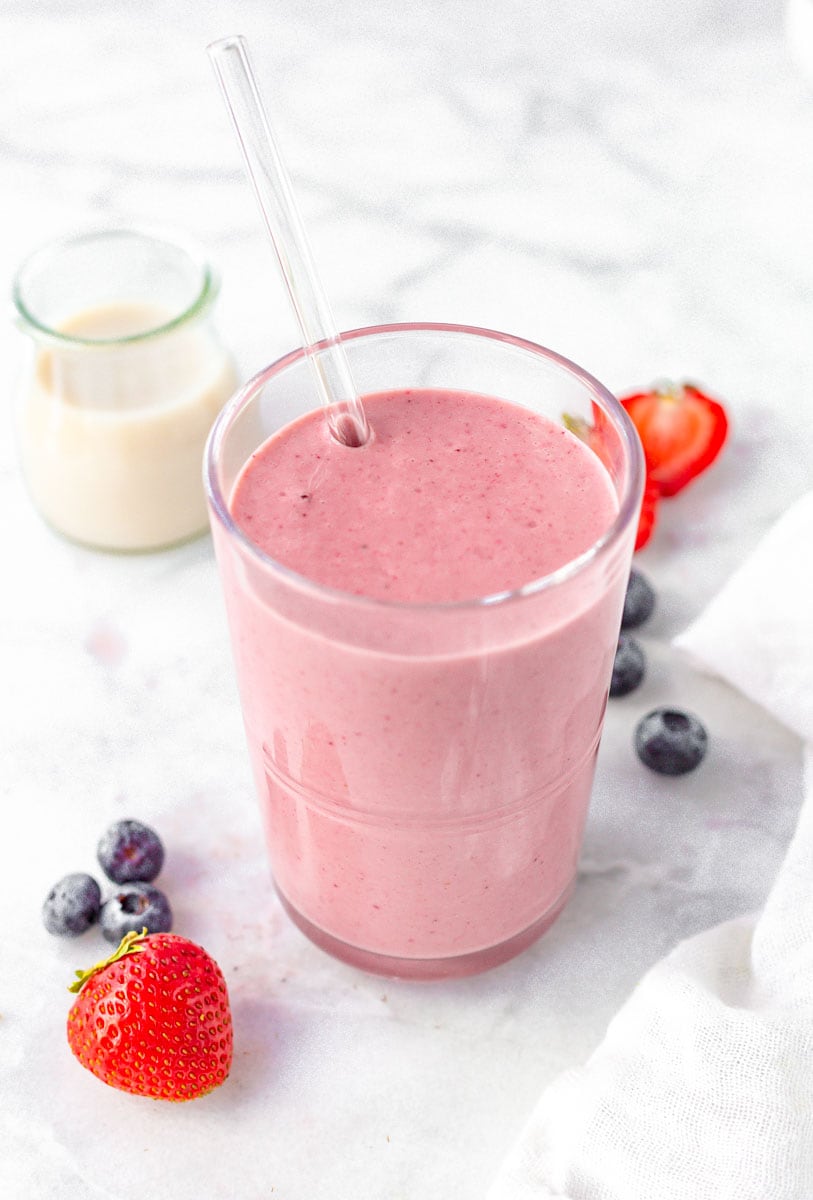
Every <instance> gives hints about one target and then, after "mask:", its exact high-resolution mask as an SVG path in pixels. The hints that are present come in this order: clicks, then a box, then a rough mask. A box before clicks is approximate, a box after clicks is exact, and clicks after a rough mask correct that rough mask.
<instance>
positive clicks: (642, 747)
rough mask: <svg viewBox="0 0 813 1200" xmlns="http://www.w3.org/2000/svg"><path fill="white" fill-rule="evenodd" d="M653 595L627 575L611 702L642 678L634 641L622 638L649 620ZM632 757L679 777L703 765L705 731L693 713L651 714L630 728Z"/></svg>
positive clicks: (637, 575) (640, 578)
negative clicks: (629, 630) (633, 728)
mask: <svg viewBox="0 0 813 1200" xmlns="http://www.w3.org/2000/svg"><path fill="white" fill-rule="evenodd" d="M654 608H655V590H654V588H653V587H652V584H651V583H650V582H649V580H648V579H647V578H646V577H645V576H644V575H642V574H641V572H640V571H636V570H634V569H633V570H632V571H631V572H630V577H629V583H628V584H627V593H626V596H625V598H624V612H623V616H622V618H621V629H622V632H621V634H620V636H619V639H618V647H617V649H616V652H615V661H614V663H613V674H612V680H611V682H610V695H611V696H626V695H627V694H628V693H629V692H632V691H634V690H635V688H637V687H638V685H639V684H640V683H641V681H642V680H643V678H644V675H645V673H646V657H645V655H644V652H643V649H642V648H641V646H640V645H639V643H638V642H637V641H636V640H635V638H633V637H631V636H630V634H628V633H626V632H624V631H625V630H628V629H637V628H638V626H639V625H643V623H644V622H645V621H648V620H649V618H650V617H651V616H652V613H653V610H654ZM633 744H634V746H635V752H636V754H637V755H638V757H639V758H640V760H641V762H642V763H644V765H645V766H647V767H649V768H650V770H652V771H657V772H658V774H659V775H685V774H686V772H687V771H692V770H694V768H695V767H696V766H698V764H699V763H700V762H701V761H702V760H703V758H704V757H705V753H706V748H707V746H708V735H707V733H706V730H705V728H704V726H703V724H702V722H701V721H700V720H699V718H698V717H696V716H695V715H694V714H693V713H687V712H683V711H681V710H680V709H677V708H654V709H653V710H652V711H651V712H649V713H647V714H646V716H645V717H642V718H641V720H640V721H639V722H638V724H637V725H636V727H635V735H634V739H633Z"/></svg>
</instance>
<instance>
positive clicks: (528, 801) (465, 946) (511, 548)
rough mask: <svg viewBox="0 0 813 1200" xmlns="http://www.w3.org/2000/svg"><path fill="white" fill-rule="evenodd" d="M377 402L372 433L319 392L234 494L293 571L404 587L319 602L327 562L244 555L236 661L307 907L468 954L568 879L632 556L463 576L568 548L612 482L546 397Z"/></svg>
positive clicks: (297, 901)
mask: <svg viewBox="0 0 813 1200" xmlns="http://www.w3.org/2000/svg"><path fill="white" fill-rule="evenodd" d="M365 407H366V410H367V413H368V415H369V419H370V424H371V425H372V428H373V430H374V431H375V432H374V438H373V439H372V441H371V442H370V443H368V445H366V446H365V447H363V448H360V449H359V448H348V447H345V446H341V445H339V444H338V443H336V442H334V441H333V440H332V439H331V438H330V436H329V435H328V433H327V429H326V424H325V421H324V419H323V417H322V415H321V414H320V413H313V414H309V415H308V416H306V417H304V418H302V419H300V420H298V421H295V422H294V423H293V424H290V425H288V426H287V427H285V428H284V429H282V430H281V431H280V432H279V433H277V434H275V435H274V436H273V437H272V438H270V439H269V440H268V441H267V442H265V444H264V445H262V446H261V447H260V449H259V450H258V451H257V452H256V453H255V454H254V455H253V456H252V457H251V458H250V460H249V461H248V463H247V464H246V466H245V468H244V470H243V472H242V474H241V476H240V477H239V479H238V481H237V484H236V486H235V489H234V493H233V495H232V498H231V512H232V515H233V517H234V520H235V522H236V524H237V525H238V527H239V528H240V529H241V530H242V531H243V532H244V534H245V535H246V536H247V537H248V538H249V539H250V541H251V542H252V543H253V544H254V545H255V546H258V547H259V548H260V549H261V550H263V551H264V552H265V553H266V554H267V555H268V556H270V557H271V558H273V559H274V560H275V561H276V562H278V563H280V564H282V565H283V566H285V567H288V568H291V569H292V570H293V571H295V572H297V573H298V574H299V575H302V576H305V577H306V578H307V579H309V580H313V581H315V582H317V583H319V584H323V585H327V586H328V587H329V588H332V589H337V590H338V591H339V592H342V593H350V594H352V595H353V596H354V597H368V598H369V597H372V598H374V599H376V600H379V601H386V602H395V603H385V604H371V603H370V602H369V600H363V601H357V600H350V599H349V598H348V597H345V599H344V600H342V598H341V597H328V600H327V601H326V600H325V597H324V595H321V596H320V597H319V605H318V606H317V607H318V616H315V615H314V614H315V613H317V608H315V607H314V605H315V604H316V602H315V601H314V600H313V596H312V589H309V588H308V587H307V586H305V587H304V588H302V589H301V599H300V600H294V601H292V600H291V599H290V597H288V599H287V600H286V602H285V603H284V604H282V603H280V602H279V598H278V595H277V592H276V591H275V592H273V594H272V592H271V591H269V590H268V588H269V587H270V585H266V583H264V582H259V581H258V580H259V576H257V577H256V578H255V577H254V576H253V575H252V574H251V572H249V571H246V570H244V569H239V570H238V569H234V568H232V569H226V570H224V583H225V586H226V596H227V604H228V608H229V614H230V620H231V625H232V633H233V640H234V645H235V655H236V661H237V675H238V681H239V684H240V690H241V698H242V704H243V712H244V716H245V721H246V728H247V734H248V742H249V748H250V751H251V755H252V761H253V765H254V770H255V775H256V778H257V784H258V789H259V791H260V795H261V797H262V798H263V809H264V819H265V824H266V830H267V834H268V841H269V847H270V852H271V861H272V868H273V871H274V876H275V880H276V884H277V887H278V889H279V890H280V892H281V895H282V897H283V900H284V901H285V903H286V905H287V906H288V908H289V911H291V912H292V914H293V915H294V917H295V918H296V919H297V920H299V921H300V923H301V924H302V925H303V926H304V927H305V928H306V929H307V930H308V932H309V933H310V934H311V936H314V937H315V938H316V940H317V941H318V940H320V939H321V940H323V941H324V942H325V943H326V944H328V945H330V946H331V948H335V944H336V943H338V944H341V945H343V946H346V947H351V948H355V949H357V950H358V951H360V952H362V954H363V953H364V952H368V953H372V954H376V955H384V956H389V957H391V958H393V959H396V958H398V959H415V960H442V959H452V958H456V957H458V956H466V955H473V954H477V953H478V952H481V951H483V950H484V949H487V948H488V947H494V946H498V945H501V944H505V943H508V942H510V941H511V940H512V939H514V940H516V939H517V938H522V937H523V936H526V935H528V934H530V933H533V934H534V935H535V934H536V933H538V932H539V931H540V930H541V928H543V927H544V925H545V924H546V923H549V921H550V920H552V919H553V917H554V916H555V915H556V913H557V912H558V911H559V909H560V908H561V906H562V904H563V903H564V900H565V898H566V896H567V894H568V892H569V889H570V886H571V884H572V881H573V879H574V876H575V871H576V860H577V855H578V850H579V844H580V841H581V834H582V828H583V824H584V819H585V814H586V808H587V802H588V796H589V791H590V785H591V781H592V774H593V766H594V761H595V755H596V751H597V747H598V739H599V734H600V730H601V723H602V718H603V712H604V706H605V702H606V696H607V687H608V682H609V676H610V671H611V666H612V659H613V652H614V648H615V640H616V636H617V632H618V622H619V614H620V607H621V601H622V597H623V590H624V584H625V571H624V570H623V569H621V568H619V569H618V570H615V571H614V572H613V571H611V572H609V573H607V574H605V575H603V576H601V577H598V576H597V575H596V573H595V572H593V573H591V572H590V571H587V572H584V573H583V574H582V575H577V576H576V577H574V579H572V580H571V581H570V582H569V583H567V584H565V585H563V586H562V587H560V588H556V589H547V590H543V591H542V592H540V593H538V594H536V595H530V596H526V597H516V598H514V599H511V600H508V601H503V602H502V603H500V604H494V605H462V606H460V605H458V607H457V608H455V607H454V606H453V605H452V606H449V605H448V602H459V601H466V600H473V599H475V598H477V597H485V596H491V595H493V594H494V593H499V592H504V591H508V590H512V589H516V588H519V587H521V586H522V585H524V584H527V583H529V582H531V581H533V580H534V579H537V578H539V577H540V576H543V575H546V574H548V573H550V572H552V571H554V570H556V569H557V568H558V567H561V566H563V565H564V564H566V563H568V562H570V561H571V560H572V559H573V558H575V557H577V556H578V555H580V554H582V553H583V552H585V551H586V550H588V549H589V548H590V547H591V546H592V545H593V544H594V543H595V542H596V540H597V539H598V538H600V537H601V535H602V534H603V533H605V532H606V530H607V529H608V527H609V526H610V524H611V523H612V521H613V519H614V517H615V515H616V511H617V504H616V498H615V492H614V490H613V487H612V484H611V482H610V479H609V476H608V474H607V472H606V470H605V469H604V467H603V466H602V464H601V462H600V461H599V460H598V458H596V456H595V455H594V454H593V453H592V452H591V451H590V450H589V449H588V448H587V447H586V446H585V445H584V444H583V443H582V442H580V441H579V440H578V439H576V438H575V437H573V436H572V435H571V434H570V433H568V432H567V431H566V430H564V429H562V428H561V427H559V426H557V425H554V424H553V423H552V422H550V421H548V420H546V419H544V418H542V417H540V416H538V415H537V414H535V413H532V412H530V411H529V410H527V409H524V408H521V407H518V406H515V405H512V404H508V403H505V402H504V401H500V400H495V399H492V398H489V397H484V396H479V395H473V394H469V393H464V392H451V391H429V390H409V391H406V390H403V391H397V392H392V393H377V394H375V395H372V396H368V397H366V398H365ZM224 559H225V556H224ZM221 569H223V564H221ZM275 586H276V585H275ZM291 586H292V587H293V589H294V590H296V586H297V583H296V580H294V581H293V583H292V585H291ZM410 604H413V605H418V604H420V605H424V606H430V607H424V608H416V609H413V610H409V609H408V608H404V606H405V605H410ZM443 605H447V607H443ZM432 606H433V607H432ZM326 614H327V615H326ZM528 940H532V937H530V936H529V937H528Z"/></svg>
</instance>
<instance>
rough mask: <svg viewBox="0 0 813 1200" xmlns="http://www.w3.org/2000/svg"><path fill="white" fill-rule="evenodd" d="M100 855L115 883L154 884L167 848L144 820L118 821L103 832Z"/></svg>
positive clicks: (103, 867) (110, 877)
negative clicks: (142, 821)
mask: <svg viewBox="0 0 813 1200" xmlns="http://www.w3.org/2000/svg"><path fill="white" fill-rule="evenodd" d="M96 857H97V858H98V860H99V864H100V865H101V868H102V870H103V871H104V873H105V875H106V876H107V878H108V879H112V880H113V882H114V883H130V882H131V881H132V880H138V882H140V883H151V882H152V880H153V879H155V876H156V875H157V874H158V872H159V871H160V870H161V867H162V866H163V865H164V847H163V846H162V845H161V839H160V838H159V836H158V834H157V833H156V832H155V831H154V830H152V829H150V827H149V826H148V825H142V824H141V822H140V821H129V820H128V821H116V823H115V824H114V825H111V826H110V828H109V829H108V830H107V831H106V833H103V834H102V836H101V838H100V840H99V844H98V846H97V847H96Z"/></svg>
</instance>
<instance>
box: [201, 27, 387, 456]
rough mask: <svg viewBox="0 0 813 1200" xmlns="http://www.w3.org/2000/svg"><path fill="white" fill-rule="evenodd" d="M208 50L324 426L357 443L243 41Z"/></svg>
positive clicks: (361, 426) (319, 294) (340, 365)
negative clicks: (298, 334) (314, 384)
mask: <svg viewBox="0 0 813 1200" xmlns="http://www.w3.org/2000/svg"><path fill="white" fill-rule="evenodd" d="M208 54H209V58H210V59H211V62H212V66H213V67H214V69H215V74H216V75H217V78H218V82H219V84H220V88H221V91H222V92H223V98H224V99H225V101H226V107H227V108H228V110H229V114H230V116H231V119H232V123H233V125H234V130H235V133H236V134H237V139H238V141H239V143H240V148H241V150H242V152H243V160H244V162H245V166H246V171H247V172H248V176H249V179H250V180H251V185H252V187H253V189H254V195H255V196H256V198H257V203H258V204H259V206H260V212H261V213H262V216H263V220H264V222H265V227H266V229H267V230H268V233H269V235H270V237H271V241H272V243H273V245H274V249H275V251H276V254H277V259H278V261H279V265H280V270H281V271H282V275H283V278H284V280H285V284H286V287H287V288H288V295H289V296H290V298H291V303H292V305H293V308H294V312H295V313H296V318H297V321H298V322H299V328H300V330H301V331H302V338H303V343H304V346H305V351H306V353H307V355H308V358H309V361H310V362H311V364H312V366H313V369H314V372H315V375H316V382H317V386H318V389H319V393H320V395H321V398H322V403H323V405H324V406H325V414H326V417H327V421H328V425H329V428H330V432H331V433H332V434H333V436H334V438H336V440H337V441H339V442H343V443H344V444H345V445H348V446H363V445H364V443H365V442H366V441H367V440H368V438H369V436H370V427H369V425H368V423H367V417H366V415H365V412H364V407H363V405H362V403H361V400H360V399H359V395H358V391H357V389H356V387H355V384H354V383H353V377H352V375H351V374H350V365H349V363H348V361H347V356H346V354H345V352H344V347H343V346H342V343H341V340H340V338H339V332H338V330H337V329H336V325H335V322H334V320H333V313H332V312H331V309H330V304H329V302H328V299H327V296H326V295H325V293H324V290H323V288H322V284H321V281H320V279H319V275H318V273H317V270H316V266H315V264H314V261H313V255H312V253H311V248H310V245H309V243H308V239H307V235H306V233H305V228H304V226H303V224H302V218H301V216H300V214H299V210H298V208H297V205H296V200H295V199H294V193H293V188H292V186H291V180H290V177H289V175H288V171H287V168H286V166H285V163H284V162H283V159H282V155H281V154H280V151H279V147H278V145H277V142H276V140H275V138H274V134H273V132H272V130H271V126H270V125H269V123H268V117H267V116H266V113H265V109H264V108H263V102H262V98H261V97H260V93H259V90H258V88H257V83H256V80H255V78H254V73H253V71H252V69H251V63H250V62H249V57H248V46H247V44H246V40H245V38H243V37H227V38H222V39H221V40H219V41H216V42H212V44H211V45H210V46H209V47H208Z"/></svg>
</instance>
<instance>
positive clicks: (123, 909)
mask: <svg viewBox="0 0 813 1200" xmlns="http://www.w3.org/2000/svg"><path fill="white" fill-rule="evenodd" d="M96 857H97V858H98V860H99V866H100V867H101V868H102V870H103V871H104V873H105V875H106V876H107V878H108V879H109V880H111V882H112V883H113V884H115V885H116V886H115V888H114V890H113V891H112V893H111V894H110V895H109V896H108V897H107V899H106V900H104V902H103V901H102V892H101V888H100V887H99V885H98V883H97V882H96V880H95V879H94V878H93V876H92V875H86V874H84V873H82V872H74V873H73V874H71V875H65V876H64V878H62V879H60V880H59V882H58V883H56V884H54V886H53V887H52V888H51V890H50V892H49V893H48V895H47V896H46V898H45V903H44V904H43V906H42V919H43V923H44V924H45V928H46V929H47V930H48V932H49V933H52V934H54V935H55V936H56V937H78V936H79V934H81V933H84V932H85V930H86V929H89V928H90V926H91V925H95V924H96V923H97V922H98V923H99V925H100V927H101V931H102V933H103V935H104V936H105V938H107V940H108V942H112V943H113V944H114V945H118V943H119V942H120V941H121V939H122V938H123V937H124V935H125V933H130V932H131V931H136V932H140V931H141V930H142V929H144V928H146V929H147V932H148V933H167V932H168V931H169V930H170V929H171V928H172V910H171V908H170V906H169V901H168V900H167V898H166V896H165V895H164V893H163V892H162V891H160V890H159V889H158V888H157V887H153V886H152V881H153V879H155V877H156V875H157V874H158V872H159V871H160V870H161V867H162V866H163V865H164V847H163V845H162V843H161V839H160V838H159V836H158V834H157V833H156V832H155V830H154V829H150V827H149V826H148V825H143V824H142V823H141V822H140V821H133V820H129V819H128V820H124V821H116V822H115V823H114V824H113V825H111V826H110V828H109V829H107V830H106V831H105V832H104V833H103V834H102V836H101V838H100V839H99V844H98V846H97V847H96Z"/></svg>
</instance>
